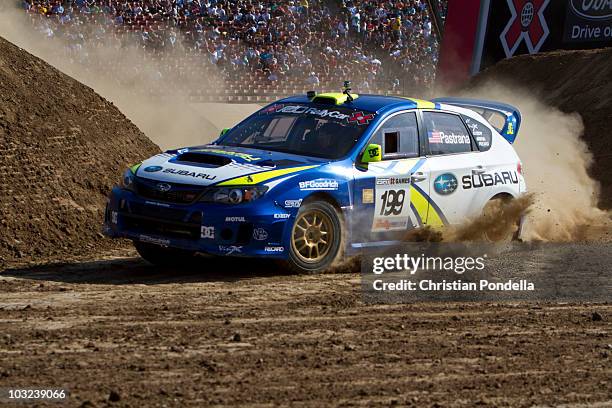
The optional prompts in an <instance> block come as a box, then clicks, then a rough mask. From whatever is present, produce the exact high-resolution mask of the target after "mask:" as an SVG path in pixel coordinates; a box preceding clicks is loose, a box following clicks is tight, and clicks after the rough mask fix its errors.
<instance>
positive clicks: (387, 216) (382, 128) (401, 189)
mask: <svg viewBox="0 0 612 408" xmlns="http://www.w3.org/2000/svg"><path fill="white" fill-rule="evenodd" d="M369 144H378V145H380V146H381V147H382V160H381V161H380V162H374V163H368V164H367V165H363V166H360V165H357V166H356V167H355V184H354V197H355V204H356V205H355V208H354V214H355V217H354V220H355V223H354V226H355V227H354V228H353V239H352V241H353V242H366V241H382V240H392V239H397V238H398V237H400V236H401V235H402V234H405V232H406V231H407V230H408V229H411V228H413V227H415V226H417V225H418V221H417V220H416V217H415V216H414V214H413V212H412V209H411V205H410V184H411V179H410V175H411V172H412V171H413V169H414V168H415V166H417V163H419V160H420V159H419V156H420V155H421V149H422V148H421V145H420V143H419V127H418V121H417V113H416V111H414V110H413V111H403V112H398V113H395V114H392V115H390V116H389V117H388V118H387V119H386V120H385V121H384V122H383V123H382V124H381V125H379V127H378V129H377V130H376V131H375V133H374V135H373V136H372V138H371V139H370V141H369Z"/></svg>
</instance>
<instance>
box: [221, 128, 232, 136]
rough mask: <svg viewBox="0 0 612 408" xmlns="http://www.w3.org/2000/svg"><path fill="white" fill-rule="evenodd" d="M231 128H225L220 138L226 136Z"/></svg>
mask: <svg viewBox="0 0 612 408" xmlns="http://www.w3.org/2000/svg"><path fill="white" fill-rule="evenodd" d="M230 129H231V128H225V129H222V130H221V133H220V134H219V137H221V136H223V135H224V134H226V133H227V132H229V131H230Z"/></svg>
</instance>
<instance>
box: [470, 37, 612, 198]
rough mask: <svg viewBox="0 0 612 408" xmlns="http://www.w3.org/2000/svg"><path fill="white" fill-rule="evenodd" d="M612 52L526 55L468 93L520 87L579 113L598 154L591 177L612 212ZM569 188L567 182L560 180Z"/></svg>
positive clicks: (489, 73)
mask: <svg viewBox="0 0 612 408" xmlns="http://www.w3.org/2000/svg"><path fill="white" fill-rule="evenodd" d="M610 78H612V48H607V49H600V50H583V51H557V52H549V53H543V54H535V55H521V56H517V57H513V58H510V59H507V60H504V61H501V62H499V63H498V64H496V65H495V66H493V67H491V68H489V69H487V70H485V71H483V72H481V73H480V74H478V75H477V76H475V77H474V78H473V79H472V81H471V82H470V84H469V85H468V88H475V87H479V86H482V85H484V84H486V83H489V82H502V83H506V84H508V85H509V86H510V84H516V85H518V86H519V87H521V88H527V89H529V90H530V91H531V92H532V93H535V94H536V96H537V97H538V99H540V100H541V101H542V102H545V103H547V104H549V105H552V106H554V107H556V108H558V109H560V110H561V111H563V112H567V113H571V112H578V113H579V114H580V115H581V116H582V119H583V121H584V127H585V130H584V134H583V136H582V137H583V139H584V140H585V141H586V143H587V144H588V147H589V149H590V151H591V152H592V153H593V158H594V163H593V166H592V168H591V169H590V172H591V175H592V176H593V177H594V178H595V179H596V180H598V181H599V182H600V183H601V195H600V206H602V207H603V208H612V151H611V149H610V145H611V144H610V141H611V140H612V139H611V138H612V131H611V126H610V123H611V121H612V103H610V101H611V99H610V98H611V97H612V81H610ZM559 182H561V183H562V182H563V180H559Z"/></svg>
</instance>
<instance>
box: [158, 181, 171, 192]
mask: <svg viewBox="0 0 612 408" xmlns="http://www.w3.org/2000/svg"><path fill="white" fill-rule="evenodd" d="M171 188H172V186H171V185H170V184H168V183H159V184H158V185H157V189H158V190H159V191H161V192H162V193H166V192H168V191H170V189H171Z"/></svg>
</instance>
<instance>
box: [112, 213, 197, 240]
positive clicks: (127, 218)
mask: <svg viewBox="0 0 612 408" xmlns="http://www.w3.org/2000/svg"><path fill="white" fill-rule="evenodd" d="M123 223H124V225H125V227H126V228H128V229H132V230H134V229H135V230H137V231H139V232H142V233H151V234H159V235H162V236H164V237H170V238H184V239H192V240H197V239H199V238H200V225H194V224H188V223H182V222H170V221H162V220H156V219H149V218H141V217H139V216H134V215H129V214H124V216H123Z"/></svg>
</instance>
